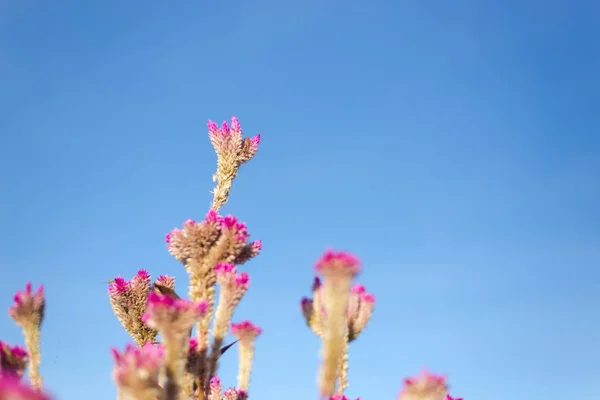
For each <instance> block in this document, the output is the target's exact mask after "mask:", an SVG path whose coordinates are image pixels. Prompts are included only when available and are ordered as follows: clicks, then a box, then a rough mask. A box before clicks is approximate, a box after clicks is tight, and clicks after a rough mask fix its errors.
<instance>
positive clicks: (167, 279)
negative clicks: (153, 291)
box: [154, 275, 175, 290]
mask: <svg viewBox="0 0 600 400" xmlns="http://www.w3.org/2000/svg"><path fill="white" fill-rule="evenodd" d="M154 284H155V285H158V286H162V287H165V288H167V289H171V290H175V278H174V277H172V276H169V275H160V276H159V277H158V278H156V280H155V281H154Z"/></svg>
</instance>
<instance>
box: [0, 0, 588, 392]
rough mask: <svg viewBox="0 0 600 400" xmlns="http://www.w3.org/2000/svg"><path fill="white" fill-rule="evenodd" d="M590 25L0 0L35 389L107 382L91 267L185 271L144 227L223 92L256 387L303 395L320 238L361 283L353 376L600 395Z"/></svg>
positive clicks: (569, 5)
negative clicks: (35, 300)
mask: <svg viewBox="0 0 600 400" xmlns="http://www.w3.org/2000/svg"><path fill="white" fill-rule="evenodd" d="M598 37H600V2H598V1H594V0H589V1H585V0H582V1H576V0H545V1H513V0H508V1H502V2H500V1H491V0H479V1H475V0H456V1H429V0H418V1H417V0H408V1H406V0H388V1H383V0H370V1H366V0H360V1H359V0H350V1H341V0H303V1H289V0H257V1H236V2H233V1H228V0H221V1H201V0H195V1H138V0H128V1H123V0H118V1H117V0H103V1H81V0H77V1H76V0H55V1H51V2H50V1H40V0H0V135H1V136H0V138H1V141H0V202H1V206H2V207H1V208H0V226H1V229H2V230H1V232H0V270H1V273H2V279H0V293H3V294H2V296H0V309H3V310H5V309H6V308H7V307H8V306H9V304H10V303H11V300H12V294H13V293H14V291H16V290H17V289H19V288H22V287H23V286H24V284H25V282H26V281H27V280H29V279H31V280H32V281H33V282H34V284H35V285H37V284H39V283H43V284H45V285H46V287H47V302H48V306H47V307H48V308H47V320H46V321H45V323H44V326H43V374H44V376H45V379H46V382H47V385H48V387H49V389H50V390H51V391H52V392H53V393H55V394H56V395H57V397H58V398H60V399H64V400H78V399H81V398H85V399H88V400H105V399H110V398H114V397H113V396H114V385H113V384H112V381H111V364H112V361H111V357H110V353H109V348H110V347H111V346H118V347H123V346H124V345H125V343H127V342H128V338H127V336H126V334H125V333H124V331H123V330H122V328H121V327H120V325H119V324H118V322H117V320H116V319H115V317H114V316H113V315H112V312H111V309H110V307H109V305H108V299H107V295H106V287H107V285H106V281H107V280H108V279H110V278H112V277H114V276H116V275H118V274H123V275H125V276H126V277H131V276H132V275H133V274H134V273H135V272H136V271H137V270H138V269H139V268H146V269H148V270H149V271H150V273H151V274H152V275H153V276H157V275H159V274H161V273H166V274H172V275H175V276H176V278H177V279H178V282H179V288H180V290H181V289H182V288H184V287H187V280H186V278H187V277H186V275H185V272H184V269H183V267H182V266H181V265H179V264H178V263H177V262H176V261H175V260H174V259H173V258H172V257H171V256H170V255H169V254H168V252H167V250H166V247H165V243H164V234H165V233H166V232H167V231H169V230H170V229H171V228H172V227H174V226H178V225H180V224H181V223H182V222H183V221H184V220H185V219H186V218H188V217H192V218H201V217H202V216H203V215H204V214H205V212H206V211H207V209H208V206H209V204H210V194H209V191H210V190H211V189H212V181H211V174H212V173H213V171H214V167H215V159H216V157H215V154H214V152H213V149H212V148H211V146H210V143H209V141H208V137H207V132H206V125H205V124H206V120H207V119H209V118H210V119H215V120H217V121H219V122H220V121H222V120H223V119H226V118H230V117H231V115H232V114H235V115H236V116H238V117H239V118H240V120H241V122H242V127H243V128H244V130H245V133H246V135H254V134H256V133H260V134H261V135H262V138H263V143H262V144H261V148H260V151H259V154H258V155H257V157H256V158H255V159H254V160H252V161H251V162H250V163H249V164H247V165H245V166H244V167H243V168H242V170H241V173H240V175H239V177H238V180H237V181H236V182H235V185H234V189H233V191H232V197H231V201H230V203H229V204H228V205H227V206H226V207H225V208H224V209H223V212H224V213H233V214H235V215H236V216H238V217H239V218H240V219H242V220H244V221H246V222H247V223H248V226H249V230H250V233H251V234H252V238H253V239H262V240H263V244H264V250H263V252H262V254H261V255H260V256H259V257H258V258H257V259H255V260H253V261H252V262H251V263H249V264H247V265H246V266H245V267H244V270H246V271H248V272H249V273H250V275H251V278H252V282H251V289H250V291H249V293H248V294H247V296H246V298H245V299H244V301H243V304H242V305H241V306H240V307H239V309H238V312H237V313H236V319H242V318H249V319H251V320H252V321H254V322H256V323H258V324H260V325H261V326H262V327H263V328H264V334H263V336H262V337H261V338H260V339H259V341H258V343H257V356H256V363H255V369H254V373H253V377H252V384H251V390H250V394H251V397H252V398H255V399H265V400H266V399H277V398H281V397H282V396H285V398H288V399H292V400H295V399H298V400H300V399H303V400H304V399H311V398H316V367H317V364H318V351H319V342H318V341H317V339H316V338H315V337H314V336H313V334H312V333H311V332H310V331H309V330H308V328H306V327H305V325H304V322H303V320H302V318H301V314H300V311H299V305H298V304H299V300H300V298H301V297H302V296H304V295H308V294H309V289H310V285H311V279H312V276H313V264H314V261H315V260H316V259H317V258H318V257H319V255H320V254H321V253H322V251H323V250H324V249H325V248H326V247H328V246H332V247H333V248H336V249H346V250H349V251H352V252H354V253H356V254H357V255H358V256H360V257H361V259H362V260H363V262H364V270H363V273H362V275H361V276H360V279H359V280H360V282H362V283H364V284H365V285H366V286H367V289H368V290H369V291H371V292H373V293H374V294H375V295H376V296H377V308H376V310H375V313H374V316H373V318H372V320H371V323H370V325H369V326H368V328H367V329H366V331H364V332H363V334H362V335H361V337H360V339H359V340H358V341H357V342H355V343H353V344H352V346H351V354H350V389H349V391H348V394H349V395H350V396H352V397H353V398H354V397H357V396H362V397H363V399H364V400H375V399H377V400H383V399H395V397H396V394H397V392H398V389H399V388H400V386H401V382H402V378H403V377H404V376H406V375H409V374H413V373H415V372H418V371H419V370H420V369H421V368H422V367H424V366H427V367H429V368H430V369H431V370H433V371H434V372H443V373H447V374H448V376H449V380H450V383H451V385H452V388H453V393H455V394H456V395H461V396H464V397H465V399H466V400H505V399H550V400H554V399H556V400H558V399H569V400H597V399H600V381H599V380H598V375H599V374H600V365H599V364H598V359H600V346H599V345H598V343H599V342H600V312H599V311H598V310H599V303H600V270H599V268H600V181H599V174H600V107H599V106H600V95H599V93H600V73H599V72H598V71H600V46H599V45H598V41H597V38H598ZM183 291H185V290H183ZM0 338H2V339H4V340H7V341H9V342H12V343H21V337H20V335H19V331H18V330H17V328H16V327H15V326H14V325H13V323H12V321H11V320H10V319H9V318H8V316H7V315H6V314H4V315H0ZM223 364H224V365H223V368H222V377H223V379H224V380H225V383H227V384H233V383H234V379H235V368H236V367H237V354H236V352H231V353H227V354H226V356H225V357H224V362H223Z"/></svg>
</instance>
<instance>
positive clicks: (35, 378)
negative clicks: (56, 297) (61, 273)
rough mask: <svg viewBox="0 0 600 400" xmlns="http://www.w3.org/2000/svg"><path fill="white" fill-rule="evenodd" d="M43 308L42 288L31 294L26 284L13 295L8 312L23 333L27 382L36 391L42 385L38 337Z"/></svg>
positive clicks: (44, 304) (28, 285) (39, 335)
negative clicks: (27, 361)
mask: <svg viewBox="0 0 600 400" xmlns="http://www.w3.org/2000/svg"><path fill="white" fill-rule="evenodd" d="M45 308H46V299H45V297H44V287H43V286H41V285H40V286H39V287H38V289H37V290H36V291H35V292H32V290H31V282H28V283H27V285H25V290H23V291H19V292H17V293H16V294H15V296H14V304H13V305H12V306H11V307H10V308H9V310H8V313H9V315H10V316H11V318H12V319H13V320H14V321H15V323H16V324H17V325H18V326H19V327H20V328H21V329H22V331H23V336H24V337H25V346H26V347H27V353H28V354H29V380H30V381H31V384H32V385H33V387H35V388H36V389H38V390H40V389H41V388H42V383H43V381H42V375H41V373H40V364H41V362H42V354H41V350H40V337H41V327H42V322H43V321H44V311H45Z"/></svg>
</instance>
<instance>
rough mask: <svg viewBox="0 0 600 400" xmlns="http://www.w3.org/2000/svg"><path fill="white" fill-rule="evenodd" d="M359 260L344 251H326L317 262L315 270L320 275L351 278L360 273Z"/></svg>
mask: <svg viewBox="0 0 600 400" xmlns="http://www.w3.org/2000/svg"><path fill="white" fill-rule="evenodd" d="M360 267H361V264H360V261H359V259H358V258H357V257H356V256H354V255H353V254H350V253H348V252H345V251H338V252H336V251H333V250H327V251H325V253H324V254H323V255H322V256H321V258H320V259H319V260H318V261H317V263H316V266H315V269H316V270H317V272H320V273H321V274H325V275H330V274H336V275H337V274H342V275H349V276H351V277H353V276H355V275H356V274H358V272H359V271H360Z"/></svg>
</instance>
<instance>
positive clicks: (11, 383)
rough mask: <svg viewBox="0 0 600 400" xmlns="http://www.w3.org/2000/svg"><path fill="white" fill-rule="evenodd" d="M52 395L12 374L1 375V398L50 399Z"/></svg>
mask: <svg viewBox="0 0 600 400" xmlns="http://www.w3.org/2000/svg"><path fill="white" fill-rule="evenodd" d="M49 399H50V397H48V396H47V395H45V394H43V393H41V392H39V391H37V390H35V389H34V388H32V387H31V386H29V385H27V384H25V383H21V382H20V381H19V379H17V378H16V377H11V376H5V377H2V376H0V400H49Z"/></svg>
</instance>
